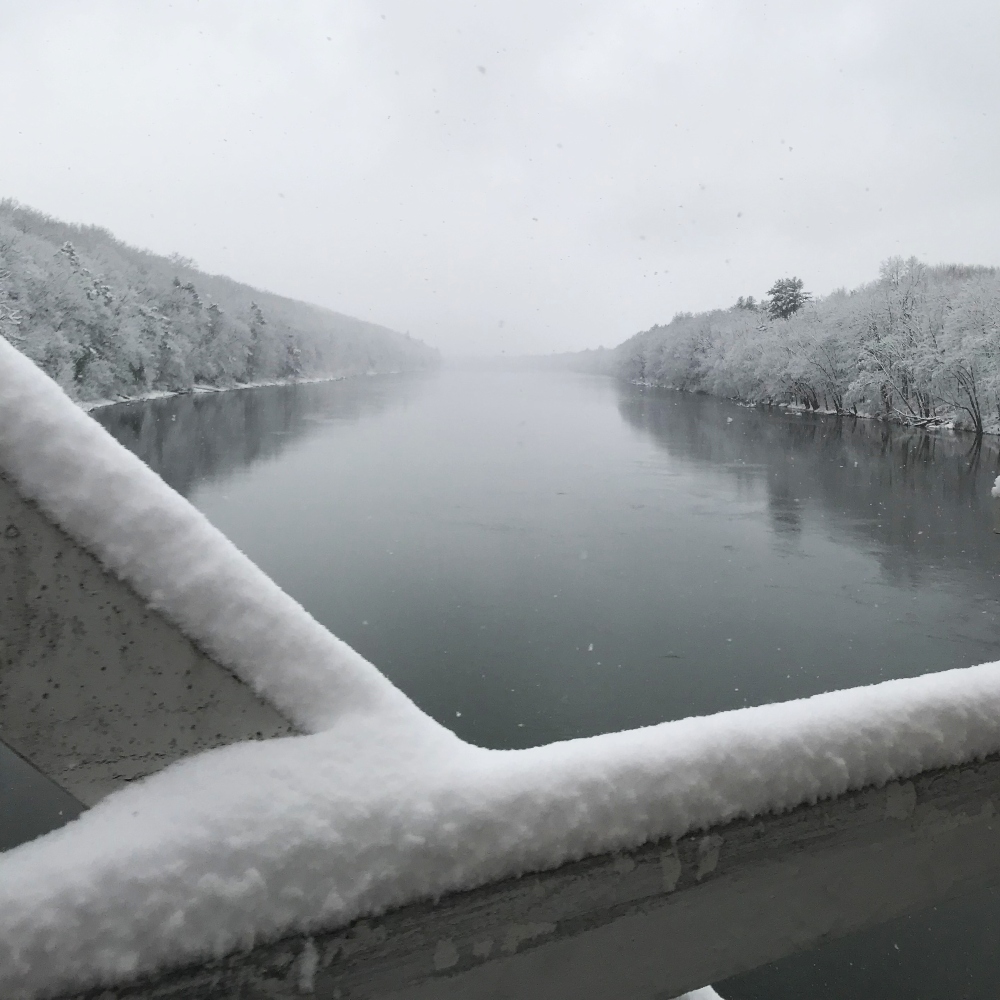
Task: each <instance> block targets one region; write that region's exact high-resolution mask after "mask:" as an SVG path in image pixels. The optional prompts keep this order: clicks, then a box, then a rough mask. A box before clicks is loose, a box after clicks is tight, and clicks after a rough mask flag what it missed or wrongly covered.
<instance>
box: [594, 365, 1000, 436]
mask: <svg viewBox="0 0 1000 1000" xmlns="http://www.w3.org/2000/svg"><path fill="white" fill-rule="evenodd" d="M612 377H613V378H614V377H615V376H612ZM625 381H627V382H628V384H629V385H635V386H638V387H639V388H640V389H668V390H669V391H671V392H686V393H689V394H691V395H694V396H697V395H704V396H709V397H711V398H712V399H719V400H724V401H726V402H728V403H734V404H735V405H736V406H742V407H745V408H753V409H758V408H759V409H767V410H783V411H785V412H788V413H794V414H796V415H797V416H804V415H807V414H808V415H810V416H817V417H835V418H837V419H839V420H845V419H846V420H872V421H875V422H876V423H883V424H888V425H889V426H892V427H899V428H901V429H903V430H907V431H922V432H923V433H925V434H930V433H932V432H940V431H947V432H949V433H951V434H956V435H957V434H968V435H970V436H971V437H973V438H975V437H976V436H977V435H976V432H975V431H974V430H970V429H969V428H968V427H959V426H957V425H956V423H955V421H954V419H951V420H942V421H941V422H940V423H907V422H906V421H904V420H898V419H897V420H893V419H892V418H887V417H885V416H883V415H882V414H879V413H849V412H847V411H845V410H841V411H840V412H839V413H838V412H837V411H836V410H830V409H816V410H814V409H813V408H812V407H811V406H807V405H806V404H805V403H768V402H765V401H763V400H757V401H754V400H746V399H740V398H739V397H737V396H718V395H716V394H715V393H714V392H704V391H700V390H692V389H681V388H678V387H677V386H674V385H661V384H660V383H657V382H638V381H636V380H634V379H627V380H625ZM998 436H1000V426H998V425H993V426H992V427H988V428H986V427H984V428H983V433H982V437H993V438H995V437H998Z"/></svg>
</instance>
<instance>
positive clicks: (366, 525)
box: [95, 371, 1000, 1000]
mask: <svg viewBox="0 0 1000 1000" xmlns="http://www.w3.org/2000/svg"><path fill="white" fill-rule="evenodd" d="M95 417H96V418H97V419H98V420H99V421H100V422H101V423H102V424H104V426H106V427H107V428H108V429H109V430H110V431H111V432H112V433H113V434H114V435H115V436H116V437H117V438H118V439H119V440H120V441H122V442H123V443H124V444H125V445H127V446H128V447H129V448H131V449H132V450H133V451H135V452H136V453H137V454H139V455H140V456H141V457H142V458H143V459H144V460H145V461H146V462H147V463H148V464H149V465H151V466H152V467H153V468H154V469H155V470H156V471H157V472H159V473H160V474H161V475H162V476H163V477H164V478H165V479H166V480H167V481H168V482H169V483H171V485H173V486H174V487H175V488H177V489H178V490H179V491H180V492H182V493H184V494H185V495H186V496H188V497H189V498H190V499H191V500H192V502H193V503H194V504H195V505H196V506H198V507H199V508H200V509H201V510H203V511H204V512H205V513H206V514H207V515H208V517H209V518H210V519H211V520H212V521H213V522H214V523H215V524H217V525H218V526H219V527H220V528H221V529H222V531H224V532H225V533H226V534H227V535H228V536H229V537H230V538H232V539H233V541H234V542H235V543H236V544H237V545H238V546H239V547H240V548H241V549H242V550H243V551H245V552H246V553H247V554H248V555H249V556H250V557H251V558H252V559H254V560H255V561H256V562H257V563H258V564H259V565H261V566H262V567H263V569H264V570H265V571H266V572H268V573H269V574H270V575H271V576H273V577H274V578H275V579H276V580H277V582H278V583H279V584H281V586H283V587H284V588H285V589H286V590H288V591H289V592H290V593H291V594H292V595H293V596H295V597H296V598H297V599H298V600H299V601H301V602H302V604H303V605H305V607H306V608H307V609H308V610H309V611H311V612H312V613H313V614H314V615H315V616H316V617H317V618H319V619H320V620H321V621H322V622H323V623H324V624H326V625H327V626H329V627H330V629H331V630H332V631H333V632H335V633H336V634H337V635H339V636H341V637H342V638H343V639H345V640H346V641H347V642H349V643H351V644H352V645H353V646H355V647H356V648H357V649H358V650H360V651H361V652H362V653H363V654H364V655H365V656H367V657H368V658H369V659H371V660H372V661H373V662H374V663H375V664H376V665H377V666H378V667H379V668H380V669H382V670H383V671H384V672H385V673H386V674H387V675H388V676H389V677H390V678H391V679H392V680H393V681H394V682H395V683H396V684H397V685H399V686H400V687H401V688H402V689H403V690H404V691H406V692H407V694H409V695H410V696H411V697H412V698H413V699H414V700H415V701H416V702H417V704H419V705H420V706H421V707H422V708H423V709H424V710H425V711H427V712H428V713H429V714H431V715H432V716H434V717H435V718H437V719H439V720H440V721H441V722H443V723H444V724H445V725H447V726H449V727H450V728H452V729H453V730H455V731H456V732H457V733H458V734H459V735H460V736H461V737H463V738H464V739H466V740H469V741H471V742H474V743H478V744H481V745H484V746H490V747H523V746H529V745H533V744H538V743H546V742H549V741H551V740H558V739H565V738H567V737H574V736H585V735H590V734H594V733H601V732H606V731H610V730H617V729H626V728H632V727H635V726H642V725H648V724H651V723H657V722H661V721H663V720H666V719H676V718H680V717H683V716H687V715H692V714H704V713H710V712H717V711H720V710H723V709H728V708H734V707H738V706H743V705H754V704H762V703H765V702H771V701H778V700H786V699H789V698H796V697H801V696H803V695H809V694H813V693H816V692H820V691H828V690H831V689H834V688H844V687H850V686H853V685H857V684H864V683H868V682H872V681H878V680H883V679H886V678H890V677H906V676H912V675H916V674H921V673H924V672H927V671H931V670H940V669H945V668H948V667H958V666H968V665H970V664H974V663H981V662H985V661H989V660H995V659H1000V631H998V629H997V615H998V613H1000V602H998V598H1000V588H998V585H997V575H996V574H997V567H998V559H1000V536H998V535H994V534H993V533H992V522H991V519H992V510H991V509H990V504H991V500H990V496H989V488H990V485H991V483H992V479H993V477H994V476H995V475H996V472H997V469H996V466H997V455H996V446H995V443H991V442H987V444H986V445H984V446H983V448H982V449H981V450H976V449H975V448H974V447H973V441H972V439H971V438H968V437H964V436H953V435H936V436H933V435H927V434H922V433H917V432H911V431H905V430H903V429H900V428H892V427H885V426H883V425H880V424H875V423H872V422H869V421H852V420H845V421H836V420H833V419H830V418H815V417H810V416H795V415H792V414H787V413H783V412H780V411H774V412H766V411H762V410H757V409H750V408H744V407H739V406H736V405H734V404H731V403H728V402H724V401H720V400H715V399H711V398H709V397H703V396H691V395H686V394H680V393H675V392H669V391H656V390H648V389H647V390H643V389H640V388H637V387H634V386H625V385H619V384H617V383H615V382H612V381H610V380H603V379H599V378H594V377H588V376H576V375H566V374H553V373H545V374H536V373H482V372H477V373H462V372H457V371H446V372H443V373H440V374H436V375H421V376H386V377H378V378H369V379H354V380H348V381H343V382H335V383H326V384H314V385H302V386H295V387H275V388H271V389H256V390H249V391H241V392H230V393H221V394H206V395H197V396H184V397H177V398H173V399H166V400H160V401H155V402H150V403H141V404H129V405H125V406H118V407H113V408H108V409H105V410H100V411H97V412H96V413H95ZM998 927H1000V901H998V897H997V895H996V894H995V893H993V892H992V891H989V890H984V891H983V892H982V893H981V894H980V896H979V897H977V898H975V899H966V900H963V901H961V902H960V903H956V904H949V906H948V907H944V906H942V907H939V908H938V911H937V912H932V913H928V914H923V915H921V916H920V917H914V918H911V919H907V920H902V921H896V922H894V923H893V924H891V925H888V926H886V927H883V928H880V929H879V930H877V931H874V932H869V933H867V934H864V935H856V936H855V937H853V938H851V939H848V940H845V941H841V942H838V943H836V944H834V945H830V946H827V947H824V948H821V949H816V950H814V951H813V952H810V953H808V954H805V955H802V956H797V957H795V958H792V959H787V960H785V961H783V962H779V963H776V964H775V965H772V966H768V967H766V968H764V969H761V970H757V971H755V972H754V973H751V974H748V975H745V976H742V977H739V978H737V979H734V980H731V981H730V982H728V983H725V984H722V985H721V986H720V987H719V989H720V992H721V993H722V994H723V996H725V997H727V998H751V997H752V998H758V997H759V998H761V1000H764V998H768V1000H778V998H788V1000H792V998H796V1000H798V998H805V997H808V998H809V1000H819V998H838V1000H839V998H847V997H851V998H856V997H857V998H861V997H878V998H892V997H900V998H902V997H906V998H918V997H919V998H932V997H933V998H939V997H948V998H956V997H970V998H971V997H975V998H980V997H981V998H986V997H990V998H995V997H997V996H1000V932H998V930H997V928H998Z"/></svg>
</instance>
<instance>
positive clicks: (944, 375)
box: [608, 257, 1000, 433]
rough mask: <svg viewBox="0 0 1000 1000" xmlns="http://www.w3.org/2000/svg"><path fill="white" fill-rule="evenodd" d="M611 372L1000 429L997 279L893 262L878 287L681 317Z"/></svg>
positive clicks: (616, 356) (626, 350) (625, 353)
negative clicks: (814, 298) (818, 297)
mask: <svg viewBox="0 0 1000 1000" xmlns="http://www.w3.org/2000/svg"><path fill="white" fill-rule="evenodd" d="M612 362H613V363H612V364H610V365H609V366H608V370H609V372H610V373H611V374H616V375H619V376H620V377H622V378H626V379H628V380H629V381H632V382H639V383H643V384H649V385H661V386H670V387H673V388H676V389H686V390H690V391H696V392H708V393H711V394H713V395H718V396H726V397H730V398H733V399H739V400H742V401H745V402H752V403H790V404H799V405H803V406H807V407H809V408H810V409H814V410H829V411H833V412H837V413H843V412H848V413H861V414H868V415H871V416H878V417H882V418H885V419H890V420H898V421H900V422H902V423H908V424H916V425H929V424H939V423H948V422H954V423H955V424H956V425H957V426H963V427H967V428H969V429H971V430H974V431H976V432H978V433H982V432H983V430H984V429H986V430H996V429H997V428H998V427H1000V271H998V270H997V269H996V268H988V267H965V266H959V265H943V266H937V267H929V266H926V265H924V264H922V263H920V261H918V260H916V259H915V258H910V259H909V260H903V259H902V258H899V257H895V258H892V259H890V260H887V261H886V262H885V263H884V264H883V265H882V267H881V270H880V274H879V277H878V279H877V280H876V281H872V282H869V283H868V284H865V285H862V286H860V287H858V288H855V289H852V290H851V291H846V290H843V289H842V290H839V291H836V292H833V293H832V294H830V295H827V296H825V297H824V298H821V299H816V300H813V299H811V298H810V296H809V295H808V293H807V292H806V291H805V290H804V289H803V288H802V282H801V281H799V279H794V278H790V279H784V280H783V281H779V282H776V283H775V286H774V287H773V288H772V289H771V292H770V293H769V298H765V299H764V300H763V301H762V302H757V301H755V300H754V299H753V298H748V299H743V298H741V299H740V300H739V301H738V302H737V304H736V305H734V306H732V307H731V308H729V309H718V310H714V311H710V312H704V313H698V314H691V313H681V314H678V315H676V316H675V317H674V318H673V319H672V320H671V321H670V322H669V323H667V324H665V325H662V326H654V327H652V328H651V329H649V330H645V331H643V332H642V333H638V334H636V335H635V336H633V337H631V338H629V339H628V340H626V341H625V342H624V343H623V344H620V345H619V346H618V347H617V348H615V349H614V352H613V359H612Z"/></svg>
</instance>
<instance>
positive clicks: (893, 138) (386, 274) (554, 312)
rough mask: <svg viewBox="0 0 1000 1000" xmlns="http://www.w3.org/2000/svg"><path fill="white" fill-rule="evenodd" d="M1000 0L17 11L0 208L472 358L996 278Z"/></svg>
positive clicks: (180, 5)
mask: <svg viewBox="0 0 1000 1000" xmlns="http://www.w3.org/2000/svg"><path fill="white" fill-rule="evenodd" d="M998 38H1000V4H997V3H996V2H995V0H983V2H969V0H952V2H950V3H947V4H945V3H942V2H940V0H934V2H923V0H906V2H866V3H853V2H838V0H824V2H823V3H802V2H801V0H798V2H792V0H776V2H773V0H772V2H768V3H751V2H744V3H738V2H721V0H720V2H686V3H671V2H649V3H646V2H632V0H611V2H604V0H593V2H568V0H566V2H563V0H503V2H500V0H496V2H480V3H478V4H475V3H471V2H468V0H465V2H457V0H419V2H418V0H408V2H403V0H371V2H362V0H341V2H337V3H319V2H308V0H283V2H281V3H278V2H269V3H263V2H254V0H204V2H201V3H199V2H195V0H174V2H170V3H168V2H161V0H143V2H141V3H139V2H135V0H106V2H101V0H93V2H91V0H80V2H49V0H31V2H30V3H27V2H24V0H0V94H2V95H3V96H2V98H0V108H2V112H0V195H5V196H8V197H14V198H17V199H18V200H20V201H22V202H24V203H25V204H28V205H31V206H33V207H35V208H38V209H41V210H43V211H46V212H48V213H50V214H52V215H55V216H57V217H59V218H63V219H66V220H69V221H73V222H93V223H97V224H99V225H102V226H106V227H107V228H109V229H111V231H112V232H114V233H115V234H116V235H118V236H119V237H121V238H123V239H125V240H127V241H128V242H130V243H134V244H137V245H139V246H143V247H148V248H149V249H152V250H155V251H157V252H161V253H170V252H178V253H181V254H183V255H185V256H190V257H193V258H194V259H195V260H196V261H197V262H198V264H199V265H200V266H201V267H203V268H205V269H207V270H209V271H213V272H221V273H225V274H229V275H231V276H233V277H235V278H237V279H240V280H242V281H246V282H249V283H251V284H253V285H257V286H260V287H264V288H268V289H271V290H273V291H276V292H280V293H282V294H286V295H291V296H294V297H297V298H302V299H307V300H309V301H313V302H318V303H321V304H323V305H327V306H330V307H332V308H334V309H338V310H340V311H342V312H346V313H350V314H353V315H356V316H360V317H363V318H365V319H370V320H373V321H376V322H380V323H384V324H386V325H388V326H392V327H395V328H396V329H400V330H409V331H410V332H411V333H413V334H414V335H415V336H419V337H421V338H423V339H425V340H427V341H428V342H429V343H432V344H434V345H436V346H438V347H440V348H442V349H443V350H444V351H445V352H446V353H451V354H455V353H460V354H484V353H497V352H500V351H506V352H507V353H519V352H547V351H551V350H571V349H577V348H582V347H594V346H597V345H598V344H605V345H607V346H611V345H613V344H616V343H618V342H620V341H621V340H623V339H624V338H625V337H627V336H630V335H631V334H632V333H634V332H636V331H637V330H639V329H644V328H646V327H648V326H650V325H652V324H653V323H656V322H665V321H667V320H669V319H670V317H671V316H672V315H673V314H674V313H675V312H677V311H679V310H700V309H706V308H710V307H713V306H726V305H729V304H731V303H732V302H733V301H734V300H735V299H736V297H737V296H738V295H741V294H743V295H745V294H752V295H756V296H760V295H761V294H763V293H764V292H765V291H766V289H767V288H768V286H769V285H770V284H771V283H772V282H773V281H774V279H776V278H778V277H782V276H786V275H790V274H796V275H798V276H800V277H802V278H803V279H804V280H805V282H806V287H807V288H808V289H810V290H812V291H814V292H815V293H818V294H824V293H826V292H828V291H830V290H832V289H833V288H835V287H837V286H840V285H847V286H851V285H854V284H857V283H859V282H861V281H864V280H868V279H871V278H873V277H874V276H875V274H876V273H877V268H878V264H879V262H880V261H881V260H882V259H884V258H885V257H887V256H889V255H891V254H896V253H901V254H903V255H905V256H909V255H910V254H916V255H917V256H918V257H920V258H921V259H923V260H926V261H928V262H932V263H936V262H940V261H960V262H965V263H985V264H1000V184H998V182H997V178H998V177H1000V60H998V59H997V58H996V46H997V40H998Z"/></svg>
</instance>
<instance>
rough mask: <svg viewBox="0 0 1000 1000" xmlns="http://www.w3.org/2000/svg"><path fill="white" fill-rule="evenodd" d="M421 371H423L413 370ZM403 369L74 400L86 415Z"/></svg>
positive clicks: (338, 380) (202, 386) (162, 390)
mask: <svg viewBox="0 0 1000 1000" xmlns="http://www.w3.org/2000/svg"><path fill="white" fill-rule="evenodd" d="M414 370H415V371H422V370H423V369H414ZM402 374H404V372H403V369H401V368H394V369H392V371H387V372H355V373H354V374H352V375H318V376H310V377H307V378H279V379H271V380H268V381H266V382H241V383H240V384H239V385H223V386H217V385H204V384H200V385H193V386H191V388H190V389H154V390H152V391H151V392H144V393H142V394H141V395H139V396H121V397H120V398H118V399H90V400H86V401H80V400H74V402H75V403H76V405H77V406H79V407H80V409H81V410H83V411H84V412H86V413H90V412H91V410H100V409H104V408H105V407H108V406H120V405H122V404H124V403H146V402H149V401H150V400H154V399H170V398H171V397H173V396H196V395H203V394H204V395H207V394H209V393H213V392H234V391H235V390H237V389H267V388H270V387H272V386H276V385H314V384H316V383H318V382H343V381H345V380H346V379H349V378H373V377H374V376H376V375H402Z"/></svg>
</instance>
